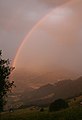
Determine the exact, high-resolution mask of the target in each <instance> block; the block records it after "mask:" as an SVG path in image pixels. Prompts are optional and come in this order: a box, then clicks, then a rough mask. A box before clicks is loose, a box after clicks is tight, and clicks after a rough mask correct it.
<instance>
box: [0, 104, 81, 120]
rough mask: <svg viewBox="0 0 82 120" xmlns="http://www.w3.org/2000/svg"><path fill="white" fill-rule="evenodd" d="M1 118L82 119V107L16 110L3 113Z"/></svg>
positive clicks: (16, 119)
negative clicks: (57, 109)
mask: <svg viewBox="0 0 82 120" xmlns="http://www.w3.org/2000/svg"><path fill="white" fill-rule="evenodd" d="M0 118H1V119H0V120H82V107H81V106H80V107H74V108H68V109H66V110H62V111H59V112H48V111H47V110H46V111H44V112H39V111H31V110H28V109H21V110H16V111H14V112H13V113H9V112H6V113H2V114H1V116H0Z"/></svg>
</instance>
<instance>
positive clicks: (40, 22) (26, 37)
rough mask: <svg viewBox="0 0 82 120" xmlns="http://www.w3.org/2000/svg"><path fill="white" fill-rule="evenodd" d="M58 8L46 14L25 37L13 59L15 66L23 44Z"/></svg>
mask: <svg viewBox="0 0 82 120" xmlns="http://www.w3.org/2000/svg"><path fill="white" fill-rule="evenodd" d="M67 3H68V2H67ZM65 4H66V3H65ZM56 9H57V8H55V9H53V10H51V11H50V12H49V13H48V14H47V15H45V16H44V17H43V18H42V19H41V20H40V21H39V22H38V23H37V24H36V25H35V26H34V27H33V28H32V29H31V31H30V32H29V33H28V34H27V35H26V36H25V38H24V39H23V41H22V43H21V45H20V47H19V48H18V50H17V53H16V56H15V58H14V61H13V66H15V65H16V61H17V58H18V56H19V53H20V51H21V49H22V47H23V45H24V44H25V42H26V41H27V40H28V38H29V37H30V36H31V34H32V33H33V31H35V30H36V29H37V28H38V26H40V25H41V24H42V23H43V22H44V21H45V20H46V19H47V18H48V17H49V16H50V15H51V14H52V13H53V11H54V10H56Z"/></svg>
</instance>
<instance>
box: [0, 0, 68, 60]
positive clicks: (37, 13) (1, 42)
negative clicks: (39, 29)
mask: <svg viewBox="0 0 82 120" xmlns="http://www.w3.org/2000/svg"><path fill="white" fill-rule="evenodd" d="M67 1H68V0H0V49H2V50H3V51H4V54H5V55H6V56H7V57H9V58H10V59H13V58H14V56H15V55H16V51H17V49H18V48H19V46H20V44H21V42H22V40H23V38H24V37H25V35H26V34H27V33H28V32H29V31H30V30H31V29H32V27H33V26H34V25H35V24H36V23H37V21H39V20H40V19H41V18H42V17H43V16H45V15H46V13H48V12H49V11H50V10H51V9H53V8H55V7H56V6H58V5H60V4H63V3H64V2H67Z"/></svg>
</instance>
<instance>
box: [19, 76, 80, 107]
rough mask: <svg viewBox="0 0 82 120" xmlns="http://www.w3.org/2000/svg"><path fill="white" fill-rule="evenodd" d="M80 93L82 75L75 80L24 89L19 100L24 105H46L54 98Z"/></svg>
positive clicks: (70, 96)
mask: <svg viewBox="0 0 82 120" xmlns="http://www.w3.org/2000/svg"><path fill="white" fill-rule="evenodd" d="M81 94H82V77H79V78H78V79H76V80H71V79H69V80H62V81H58V82H57V83H55V84H47V85H44V86H42V87H40V88H38V89H32V90H31V91H28V90H26V91H24V92H23V93H22V95H21V97H20V98H21V100H22V101H23V104H24V105H25V106H32V105H38V106H42V105H43V106H47V105H49V104H50V103H51V102H53V101H54V100H56V99H59V98H62V99H67V98H72V97H76V96H79V95H81Z"/></svg>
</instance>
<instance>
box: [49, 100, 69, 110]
mask: <svg viewBox="0 0 82 120" xmlns="http://www.w3.org/2000/svg"><path fill="white" fill-rule="evenodd" d="M68 107H69V106H68V103H67V102H66V101H65V100H63V99H57V100H55V101H54V102H52V103H51V104H50V106H49V111H50V112H52V111H58V110H61V109H66V108H68Z"/></svg>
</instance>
